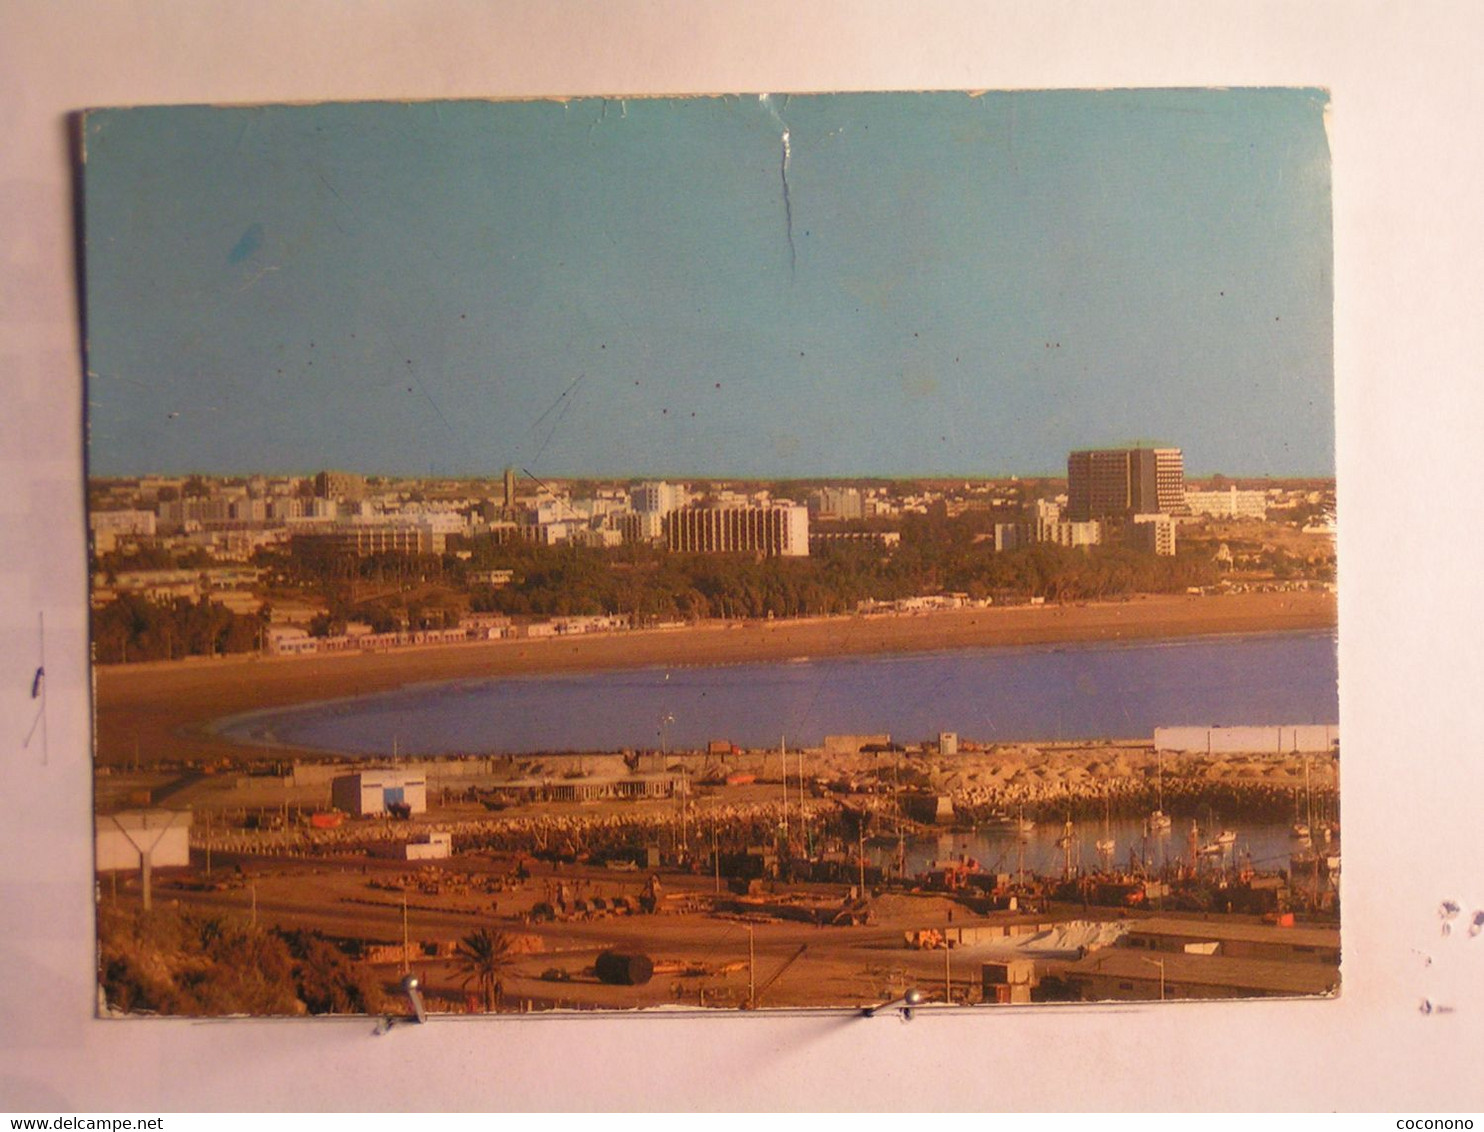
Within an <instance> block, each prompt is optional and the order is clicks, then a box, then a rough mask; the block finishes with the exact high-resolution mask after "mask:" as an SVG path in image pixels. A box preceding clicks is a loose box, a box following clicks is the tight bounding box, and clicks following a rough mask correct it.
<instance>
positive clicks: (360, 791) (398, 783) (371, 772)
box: [330, 767, 428, 818]
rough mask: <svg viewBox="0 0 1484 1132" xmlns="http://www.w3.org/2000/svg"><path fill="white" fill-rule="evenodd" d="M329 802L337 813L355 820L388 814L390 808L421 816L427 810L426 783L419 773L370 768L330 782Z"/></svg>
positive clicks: (386, 768)
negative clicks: (396, 807)
mask: <svg viewBox="0 0 1484 1132" xmlns="http://www.w3.org/2000/svg"><path fill="white" fill-rule="evenodd" d="M330 801H331V803H332V804H333V805H334V807H335V808H336V809H337V810H341V811H343V812H345V813H347V814H350V815H351V817H357V818H360V817H368V816H371V815H374V814H386V813H391V812H392V810H391V808H392V807H393V806H406V807H408V813H412V814H422V813H426V812H427V810H428V780H427V776H426V775H425V774H424V773H423V772H422V771H420V770H417V771H412V770H401V769H397V768H393V767H371V768H368V769H366V770H358V771H356V772H355V773H354V774H343V775H341V776H340V777H338V778H336V779H334V780H333V781H331V783H330Z"/></svg>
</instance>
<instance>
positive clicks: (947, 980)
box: [943, 929, 953, 1006]
mask: <svg viewBox="0 0 1484 1132" xmlns="http://www.w3.org/2000/svg"><path fill="white" fill-rule="evenodd" d="M943 1001H944V1002H946V1003H948V1004H949V1005H950V1006H951V1005H952V1004H953V948H952V947H950V946H949V945H948V934H947V929H944V935H943Z"/></svg>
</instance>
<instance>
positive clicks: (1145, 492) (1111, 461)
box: [1067, 448, 1185, 523]
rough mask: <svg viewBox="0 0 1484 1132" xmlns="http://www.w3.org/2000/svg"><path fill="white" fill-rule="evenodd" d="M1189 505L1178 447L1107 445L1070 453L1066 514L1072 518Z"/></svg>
mask: <svg viewBox="0 0 1484 1132" xmlns="http://www.w3.org/2000/svg"><path fill="white" fill-rule="evenodd" d="M1184 507H1185V458H1184V456H1183V455H1182V453H1181V451H1180V449H1178V448H1102V449H1092V450H1084V451H1080V452H1073V453H1071V454H1070V455H1069V456H1068V457H1067V517H1068V518H1069V519H1071V520H1072V521H1073V522H1077V523H1081V522H1086V521H1087V520H1089V519H1104V518H1109V517H1112V516H1118V515H1148V514H1165V515H1169V514H1173V513H1175V512H1177V511H1181V510H1183V509H1184Z"/></svg>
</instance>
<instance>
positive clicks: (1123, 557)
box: [78, 89, 1341, 1016]
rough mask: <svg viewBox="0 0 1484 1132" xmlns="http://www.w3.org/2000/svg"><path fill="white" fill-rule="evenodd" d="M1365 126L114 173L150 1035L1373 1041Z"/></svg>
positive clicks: (106, 544)
mask: <svg viewBox="0 0 1484 1132" xmlns="http://www.w3.org/2000/svg"><path fill="white" fill-rule="evenodd" d="M1328 112H1329V106H1328V99H1327V96H1326V94H1325V93H1324V92H1323V91H1318V90H1310V89H1221V90H1104V91H1082V90H1059V91H1058V90H1048V91H1000V92H993V91H991V92H974V93H966V92H940V93H879V94H815V95H782V94H758V93H752V94H744V95H726V96H721V95H718V96H706V97H685V98H658V97H656V98H630V99H618V98H612V99H592V98H584V99H556V98H554V99H548V100H532V101H505V102H486V101H460V102H427V103H390V102H387V103H344V104H320V105H291V106H290V105H282V106H278V105H270V106H240V107H227V106H211V107H207V106H167V107H142V108H121V109H105V110H97V111H92V112H89V113H87V114H86V115H84V116H82V117H81V119H80V121H79V124H78V134H79V168H80V174H79V183H80V192H81V196H82V215H83V222H84V223H83V245H84V246H83V260H84V265H85V266H84V276H85V278H84V291H85V298H84V306H85V322H86V355H87V358H86V361H87V374H88V376H87V397H88V409H87V415H88V429H89V444H88V478H87V485H88V503H89V528H90V575H91V607H92V614H91V641H92V649H93V663H94V678H95V688H96V692H95V762H96V766H95V813H96V816H95V830H96V850H95V858H96V868H97V894H98V910H97V924H98V945H99V947H98V953H99V972H98V975H99V982H100V1002H101V1003H102V1005H101V1006H100V1010H102V1011H103V1012H104V1013H107V1014H109V1015H118V1014H131V1015H133V1014H159V1015H191V1016H196V1015H228V1014H234V1015H235V1014H245V1015H274V1016H277V1015H311V1014H336V1013H341V1014H347V1013H348V1014H384V1015H389V1016H397V1015H408V1014H412V1013H418V1014H421V1013H423V1012H424V1011H426V1012H430V1013H458V1014H464V1013H469V1014H489V1015H502V1014H512V1013H542V1012H563V1011H586V1010H629V1011H633V1010H659V1009H662V1008H667V1009H672V1010H674V1009H684V1010H688V1011H712V1012H715V1011H725V1010H732V1011H736V1010H785V1009H800V1008H831V1009H850V1010H876V1009H882V1008H884V1007H889V1008H892V1009H904V1008H905V1009H923V1010H928V1009H947V1008H954V1009H975V1010H978V1009H983V1008H992V1007H994V1006H1000V1005H1005V1006H1010V1005H1016V1004H1032V1003H1050V1002H1061V1003H1076V1002H1102V1001H1109V1000H1119V1001H1139V1002H1150V1003H1157V1002H1160V1001H1166V1000H1177V999H1193V998H1202V999H1205V998H1211V999H1242V998H1258V997H1271V996H1281V997H1304V996H1314V997H1322V996H1329V995H1333V994H1336V993H1338V989H1339V965H1340V953H1341V952H1340V903H1339V891H1340V889H1339V876H1340V811H1339V729H1338V719H1339V712H1338V691H1337V672H1336V668H1337V666H1336V623H1337V618H1336V589H1335V579H1336V573H1335V478H1334V388H1333V387H1334V363H1333V315H1332V299H1333V281H1332V262H1333V251H1332V238H1331V201H1330V159H1329V148H1328V143H1327V138H1326V129H1325V124H1326V115H1327V114H1328Z"/></svg>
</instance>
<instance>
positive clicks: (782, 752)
mask: <svg viewBox="0 0 1484 1132" xmlns="http://www.w3.org/2000/svg"><path fill="white" fill-rule="evenodd" d="M783 740H784V737H783V736H782V735H780V736H778V757H779V758H781V759H782V760H783V848H784V851H785V852H787V851H788V747H787V745H786V744H785V743H784V741H783Z"/></svg>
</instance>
